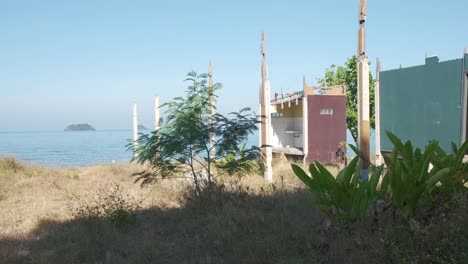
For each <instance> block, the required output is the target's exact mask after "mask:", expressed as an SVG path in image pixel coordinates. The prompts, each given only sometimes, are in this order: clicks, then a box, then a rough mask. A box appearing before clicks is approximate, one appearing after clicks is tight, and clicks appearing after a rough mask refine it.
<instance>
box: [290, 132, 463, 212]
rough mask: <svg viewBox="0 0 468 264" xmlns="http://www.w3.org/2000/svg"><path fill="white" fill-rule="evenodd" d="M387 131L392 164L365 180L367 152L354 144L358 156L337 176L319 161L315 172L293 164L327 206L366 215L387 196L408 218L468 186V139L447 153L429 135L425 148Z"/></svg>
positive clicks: (320, 202)
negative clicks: (360, 163) (363, 170)
mask: <svg viewBox="0 0 468 264" xmlns="http://www.w3.org/2000/svg"><path fill="white" fill-rule="evenodd" d="M386 133H387V136H388V138H389V139H390V141H391V142H392V144H393V146H394V147H393V150H392V153H391V154H386V155H384V158H385V162H386V164H387V165H388V168H387V171H386V173H385V174H383V177H382V172H383V169H384V168H383V166H380V167H377V168H374V172H373V174H372V175H371V176H370V179H366V180H364V181H360V180H359V170H360V169H359V166H358V161H359V157H360V156H361V155H360V153H359V150H357V148H356V147H355V146H352V145H351V148H352V149H353V150H354V151H355V152H356V153H357V154H358V156H357V157H355V158H354V159H353V160H352V161H351V162H350V163H349V165H348V166H347V167H345V168H344V169H343V170H341V171H340V172H339V173H338V175H337V176H336V178H335V177H334V176H333V175H332V174H331V173H330V172H329V171H328V170H327V169H326V168H325V167H324V166H323V165H322V164H320V163H319V162H315V163H313V164H311V165H310V167H309V171H310V176H309V175H307V174H306V173H305V172H304V171H303V170H302V169H301V168H300V167H299V166H297V165H294V164H293V165H292V168H293V171H294V173H295V174H296V175H297V177H299V179H301V181H303V182H304V183H305V184H306V185H307V186H308V187H309V189H310V190H311V191H312V192H313V193H314V194H315V195H316V196H317V201H316V203H317V205H318V206H319V207H320V209H321V210H322V211H324V212H330V209H337V213H338V214H339V215H342V216H347V217H351V218H356V217H357V218H362V217H364V216H365V215H366V212H367V211H368V208H369V207H370V206H371V205H373V204H374V203H375V202H376V201H377V200H384V199H387V200H388V201H387V202H388V204H389V206H391V207H393V208H394V209H396V210H398V211H400V212H401V213H402V215H403V216H404V217H405V218H408V217H410V216H412V215H413V214H414V211H415V210H416V208H417V207H420V206H421V205H422V203H424V202H431V201H433V200H434V199H435V198H436V197H437V196H438V195H439V194H444V195H453V194H455V193H459V192H465V191H466V190H467V189H468V188H467V181H468V164H464V163H463V157H464V155H465V153H466V152H467V150H468V142H465V143H464V144H463V145H462V146H461V147H460V148H458V147H457V146H456V145H455V144H452V153H451V154H446V153H445V152H444V151H443V150H442V149H441V148H440V146H439V145H438V142H437V141H429V143H428V145H427V146H426V147H425V148H424V151H421V150H420V149H419V148H414V147H413V145H412V144H411V142H410V141H407V142H405V143H403V142H402V141H401V140H400V139H399V138H398V137H396V136H395V135H394V134H392V133H390V132H388V131H387V132H386ZM431 164H433V166H432V168H431ZM380 179H382V181H381V185H380V186H379V184H378V183H379V181H380ZM387 194H389V195H387ZM332 211H333V210H332Z"/></svg>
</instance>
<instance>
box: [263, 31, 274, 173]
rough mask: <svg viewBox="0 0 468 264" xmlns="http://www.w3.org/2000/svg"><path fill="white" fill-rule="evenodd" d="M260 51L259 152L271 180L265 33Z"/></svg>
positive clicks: (268, 91)
mask: <svg viewBox="0 0 468 264" xmlns="http://www.w3.org/2000/svg"><path fill="white" fill-rule="evenodd" d="M260 52H261V54H262V85H261V88H260V115H261V121H262V123H261V125H260V126H261V130H260V133H261V141H260V147H261V154H262V160H263V163H264V177H265V180H267V181H268V182H273V171H272V167H271V161H272V153H271V147H270V140H269V138H270V127H271V120H270V119H271V114H270V82H269V81H268V74H267V62H266V49H265V33H262V42H261V48H260Z"/></svg>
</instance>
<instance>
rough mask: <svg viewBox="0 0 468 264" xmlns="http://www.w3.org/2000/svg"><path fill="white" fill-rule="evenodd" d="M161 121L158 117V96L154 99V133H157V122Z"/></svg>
mask: <svg viewBox="0 0 468 264" xmlns="http://www.w3.org/2000/svg"><path fill="white" fill-rule="evenodd" d="M160 119H161V117H160V115H159V96H155V97H154V131H159V126H160V124H159V120H160Z"/></svg>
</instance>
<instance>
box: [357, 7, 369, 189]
mask: <svg viewBox="0 0 468 264" xmlns="http://www.w3.org/2000/svg"><path fill="white" fill-rule="evenodd" d="M366 15H367V0H361V1H360V4H359V31H358V62H357V64H358V65H357V69H358V72H357V73H358V76H357V77H358V144H359V149H360V151H361V153H362V155H363V157H362V158H361V159H360V168H361V173H360V178H361V180H365V179H367V178H368V174H369V162H370V109H369V63H368V62H367V55H366V28H365V22H366Z"/></svg>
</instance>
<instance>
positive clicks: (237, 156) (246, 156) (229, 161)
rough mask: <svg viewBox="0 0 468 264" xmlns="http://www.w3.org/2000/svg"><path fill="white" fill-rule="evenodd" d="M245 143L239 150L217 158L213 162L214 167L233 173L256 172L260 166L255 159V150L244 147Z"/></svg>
mask: <svg viewBox="0 0 468 264" xmlns="http://www.w3.org/2000/svg"><path fill="white" fill-rule="evenodd" d="M245 146H246V145H245V144H243V145H242V148H241V149H240V150H239V151H232V152H231V154H230V155H227V156H225V157H224V158H222V159H220V160H217V161H216V162H215V165H216V168H218V169H219V170H221V171H224V172H226V173H228V174H229V175H233V174H235V173H238V174H239V175H246V174H248V173H256V172H258V171H259V170H260V166H259V165H258V163H257V162H256V161H255V159H256V158H257V152H256V151H255V152H253V153H252V151H249V150H246V149H245Z"/></svg>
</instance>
